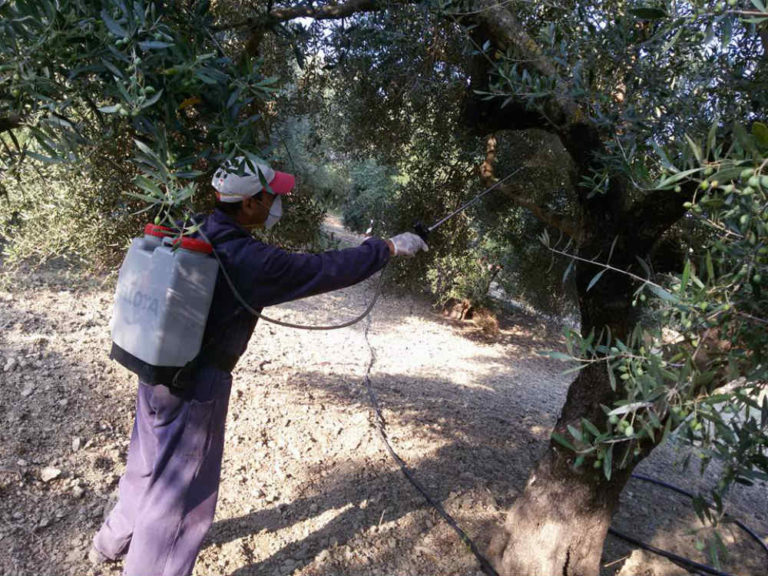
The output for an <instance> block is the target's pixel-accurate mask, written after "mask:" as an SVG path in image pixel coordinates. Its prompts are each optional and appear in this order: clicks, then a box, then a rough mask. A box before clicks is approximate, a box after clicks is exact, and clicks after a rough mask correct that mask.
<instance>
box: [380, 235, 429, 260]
mask: <svg viewBox="0 0 768 576" xmlns="http://www.w3.org/2000/svg"><path fill="white" fill-rule="evenodd" d="M389 240H390V242H392V244H393V245H394V247H395V256H409V257H413V256H416V253H417V252H418V251H419V250H424V252H426V251H427V250H429V247H428V246H427V243H426V242H424V240H422V239H421V236H419V235H417V234H414V233H413V232H403V233H402V234H398V235H397V236H392V238H390V239H389Z"/></svg>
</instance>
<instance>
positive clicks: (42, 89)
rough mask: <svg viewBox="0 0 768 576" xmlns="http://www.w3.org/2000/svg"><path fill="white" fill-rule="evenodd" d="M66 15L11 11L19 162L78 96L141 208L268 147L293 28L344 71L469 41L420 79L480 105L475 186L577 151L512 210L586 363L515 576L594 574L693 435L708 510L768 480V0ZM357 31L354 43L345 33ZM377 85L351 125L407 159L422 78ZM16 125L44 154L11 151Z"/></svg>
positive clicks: (516, 197)
mask: <svg viewBox="0 0 768 576" xmlns="http://www.w3.org/2000/svg"><path fill="white" fill-rule="evenodd" d="M97 4H98V6H97ZM232 5H235V3H233V4H232ZM58 6H59V9H58V10H56V9H55V8H54V4H53V3H52V2H46V1H45V0H44V1H42V2H34V3H33V2H23V1H17V2H5V3H4V4H3V5H2V10H3V16H5V18H4V20H3V21H2V23H1V24H0V26H3V35H2V37H3V39H4V40H3V43H2V46H3V51H4V56H3V62H2V65H3V66H6V67H7V69H8V70H11V71H12V72H13V71H15V72H16V74H15V75H13V74H12V75H11V76H10V77H11V80H10V81H6V83H5V84H3V88H2V89H3V90H4V92H3V98H2V106H3V109H2V111H0V117H1V118H2V120H1V121H0V129H2V130H4V131H5V132H7V133H8V138H3V143H4V145H7V149H6V150H5V152H6V156H5V157H4V158H5V161H6V162H7V164H6V166H5V167H4V168H5V169H6V170H12V169H13V166H15V165H18V161H19V160H21V159H22V157H23V156H29V155H30V154H36V155H38V156H46V157H47V158H57V157H61V155H62V154H64V155H66V154H75V153H76V151H77V150H81V149H82V146H83V145H85V143H82V142H79V141H78V138H79V133H78V124H77V122H76V121H73V115H72V114H68V113H67V112H68V111H69V110H72V109H74V108H73V107H74V106H77V110H78V112H77V114H78V116H76V118H78V119H79V118H81V117H82V118H86V119H87V120H84V121H90V122H100V120H99V118H100V117H101V118H102V120H105V118H104V117H106V122H107V123H106V126H109V122H122V123H123V124H122V125H123V126H126V127H128V126H129V127H130V130H132V131H134V132H135V133H136V135H137V140H138V142H137V143H136V146H137V150H136V157H137V160H138V167H139V169H140V170H142V172H143V173H142V174H140V175H139V177H138V178H137V180H136V183H137V185H138V186H139V187H140V188H141V189H142V190H143V191H142V192H139V194H141V195H142V197H143V198H144V199H145V200H147V201H148V202H149V203H150V205H151V206H153V207H154V208H155V209H157V210H158V213H159V214H160V215H161V218H163V217H164V216H163V215H165V214H168V213H170V211H169V210H168V209H166V208H165V207H166V206H170V205H175V204H178V203H180V202H184V201H185V199H186V198H187V197H188V195H189V194H190V190H191V188H189V187H188V186H187V185H186V184H185V181H184V178H186V177H191V178H195V177H197V175H198V172H199V171H201V170H200V167H201V166H202V165H203V164H204V162H207V160H208V159H209V158H213V157H214V156H215V155H218V157H226V155H228V154H235V153H241V152H242V153H244V154H250V153H252V151H251V145H250V143H251V142H256V141H257V140H258V134H257V132H256V129H255V127H256V126H257V125H258V123H257V122H255V121H254V120H255V116H256V115H258V114H259V113H260V108H259V106H260V102H261V101H262V100H263V98H264V95H265V94H266V93H267V92H268V90H269V87H270V84H269V82H268V81H267V80H266V79H264V78H263V77H262V76H261V75H260V74H259V71H258V68H257V66H256V65H255V63H256V62H258V59H255V57H256V56H262V57H264V58H266V61H267V62H269V58H268V56H269V54H268V52H269V51H268V50H267V49H268V48H270V47H271V46H272V45H271V44H270V42H272V41H274V39H275V38H279V39H280V42H282V43H283V44H282V45H283V47H285V46H288V45H290V46H291V47H292V48H293V49H294V52H296V53H301V48H302V47H304V46H312V45H313V43H314V45H318V44H319V43H321V42H326V41H327V42H328V44H327V46H328V47H329V50H332V49H336V50H337V53H338V56H339V58H338V59H337V61H336V62H333V63H331V66H329V67H328V69H327V71H328V73H332V72H333V70H334V66H336V67H337V68H343V65H341V66H340V65H339V60H341V59H342V57H344V58H347V59H353V58H355V57H357V56H359V57H360V58H361V60H360V61H361V62H363V63H366V62H367V64H368V65H369V68H370V70H371V71H372V72H373V71H377V72H378V71H380V70H382V69H390V68H393V67H397V66H398V65H399V63H400V62H402V61H403V58H407V57H408V56H407V55H408V53H409V52H408V51H407V50H404V48H407V46H408V41H409V38H410V41H412V42H414V43H419V42H422V41H423V40H424V38H439V37H440V35H441V34H447V35H448V36H447V37H449V38H452V39H455V38H457V37H460V38H462V39H463V40H462V42H461V43H459V44H455V43H454V44H451V49H444V50H440V49H437V48H439V46H440V43H439V42H435V44H434V46H435V48H436V49H435V51H434V55H433V58H432V60H431V61H430V60H427V61H426V62H427V63H428V65H427V66H425V68H424V76H425V77H429V78H431V79H434V80H435V81H436V82H439V83H444V84H448V83H450V84H451V85H452V86H455V87H456V88H457V89H455V90H453V91H446V92H445V94H449V93H450V94H452V95H451V96H446V98H450V101H451V105H454V104H458V105H460V109H461V110H462V121H463V125H464V128H463V130H464V135H465V136H466V140H463V142H465V143H467V145H468V146H475V144H472V142H476V140H473V139H477V138H482V140H483V143H484V144H483V149H482V150H481V154H480V158H479V159H478V164H479V167H478V168H479V169H478V172H477V173H478V175H479V177H480V178H481V179H482V180H484V181H485V182H487V183H491V182H494V181H497V180H498V179H500V178H501V177H503V176H504V175H505V173H506V171H507V168H506V167H505V166H508V165H509V158H505V150H507V149H509V147H508V146H506V145H505V143H508V142H509V141H510V140H514V139H516V138H518V137H520V136H519V135H520V134H521V131H532V130H537V131H540V132H542V133H545V134H547V135H549V137H550V139H551V140H553V141H556V143H557V144H559V146H560V147H561V149H562V151H563V153H564V154H565V155H566V156H567V158H568V162H564V163H563V164H564V165H566V166H567V171H566V172H567V176H568V182H567V185H566V186H562V187H559V188H558V189H557V194H550V195H547V196H545V197H541V196H537V195H536V194H535V193H534V192H533V191H532V190H531V189H530V188H527V187H526V186H525V185H524V182H523V181H522V180H523V178H518V181H509V182H505V183H504V185H503V186H502V187H501V193H502V201H500V202H499V203H498V204H497V205H496V206H495V208H496V210H497V211H498V212H503V211H505V210H512V209H513V207H519V208H522V209H524V210H525V211H526V212H527V213H529V215H530V218H534V219H535V220H536V221H538V224H537V227H536V228H532V229H535V230H537V231H540V230H542V227H543V229H545V230H547V233H546V234H543V235H542V239H543V243H542V247H541V248H542V250H546V251H548V252H549V253H551V254H552V255H553V257H557V258H562V260H560V261H561V262H562V266H563V269H564V272H565V276H566V277H567V278H570V279H571V281H573V282H574V284H575V292H576V305H577V307H578V310H579V313H580V318H581V326H580V330H579V331H578V332H575V333H574V334H572V335H571V337H570V339H569V347H570V348H569V354H567V355H566V354H561V355H560V356H558V357H562V358H566V359H570V360H576V362H577V363H578V364H577V368H578V369H579V370H578V373H577V375H576V377H575V379H574V381H573V383H572V384H571V385H570V387H569V390H568V394H567V398H566V402H565V404H564V406H563V408H562V411H561V413H560V415H559V418H558V420H557V423H556V425H555V430H554V433H553V435H552V441H551V442H550V444H549V446H548V449H547V451H546V453H545V454H544V456H543V457H542V459H541V460H540V461H539V462H538V463H537V464H536V466H535V468H534V470H533V471H532V472H531V475H530V480H529V482H528V483H527V485H526V487H525V490H524V491H523V493H522V494H521V495H520V497H519V498H518V499H517V500H516V502H515V503H514V505H513V507H512V509H511V510H510V512H509V517H508V520H507V523H506V525H505V527H504V529H503V530H501V531H500V534H499V536H498V537H497V538H495V539H494V542H493V545H492V550H491V552H492V554H493V557H494V561H495V564H496V566H497V569H498V570H499V572H500V573H503V574H508V575H515V576H527V575H531V576H533V575H535V576H540V575H542V574H547V575H549V574H578V575H595V574H597V573H598V570H599V560H600V554H601V551H602V547H603V541H604V539H605V535H606V533H607V529H608V526H609V524H610V521H611V517H612V515H613V513H614V512H615V510H616V507H617V505H618V501H619V495H620V493H621V491H622V489H623V487H624V485H625V484H626V482H627V480H628V479H629V477H630V474H631V472H632V470H633V469H634V467H635V466H636V465H637V464H638V463H639V462H640V461H642V459H643V458H645V457H646V456H647V455H648V454H649V453H650V452H651V451H652V450H653V448H654V447H655V446H657V445H658V444H659V443H660V442H661V441H663V439H665V438H666V437H667V436H668V435H669V434H670V433H671V432H672V431H674V430H676V429H678V428H680V427H681V426H682V427H683V433H684V435H685V436H687V437H688V438H689V439H690V440H692V441H694V442H698V443H700V444H701V445H702V446H704V447H705V449H706V454H707V456H708V457H710V456H711V457H714V456H720V457H722V458H724V459H725V460H726V461H727V462H728V463H729V464H728V465H727V466H726V467H725V468H724V470H725V475H724V477H723V481H722V483H721V486H720V488H719V490H718V492H717V493H716V494H715V495H714V496H715V504H716V506H715V508H714V509H712V510H706V509H704V508H701V513H702V514H705V513H706V514H709V515H710V516H712V517H716V516H717V514H718V510H717V502H718V498H720V497H721V495H722V493H723V492H724V491H725V490H727V487H728V486H729V485H730V483H732V482H733V481H745V482H749V481H751V480H752V479H754V478H755V477H760V475H761V474H765V472H766V459H765V446H766V441H765V435H766V425H768V409H766V406H768V403H767V402H768V401H766V395H765V388H764V384H760V382H762V381H764V380H765V377H766V375H765V360H764V355H765V348H766V347H765V344H766V343H765V334H766V330H765V327H766V322H767V320H766V319H767V318H768V313H766V308H768V303H767V302H766V289H767V287H766V274H768V273H767V272H766V271H765V267H766V221H765V214H766V203H765V194H766V182H765V180H764V178H765V176H766V160H765V158H766V146H765V132H766V129H765V125H764V124H763V123H761V122H760V120H764V117H763V116H764V114H765V112H766V108H767V106H766V104H767V103H768V102H767V99H768V89H767V88H768V86H766V82H767V81H768V80H767V79H768V74H766V63H767V61H766V46H765V44H766V42H768V34H767V33H766V28H765V26H766V24H765V21H766V10H765V6H764V5H763V4H762V3H761V2H760V1H759V0H753V1H752V2H751V3H747V2H746V0H745V1H743V2H742V1H741V0H739V1H738V2H731V3H729V4H724V3H723V2H714V1H707V0H696V1H687V2H668V3H667V2H659V3H657V4H655V5H654V6H653V7H649V6H647V5H645V4H643V3H640V2H634V1H621V0H584V1H572V2H566V3H565V4H563V3H557V4H554V3H550V2H546V1H545V2H537V3H529V2H519V3H518V2H501V3H499V2H495V1H493V0H471V1H463V2H452V1H438V2H434V3H430V4H428V5H427V4H420V5H417V6H415V5H410V4H409V3H406V2H381V1H378V0H348V2H341V3H332V4H314V3H309V4H307V3H302V4H290V3H282V4H277V5H275V4H273V3H268V4H262V3H259V2H254V3H251V2H238V3H236V6H237V8H238V10H236V11H230V12H222V13H221V17H220V18H219V20H217V21H212V20H211V18H212V16H211V13H210V10H209V9H208V6H207V4H206V3H205V2H194V3H191V6H192V10H186V11H180V10H172V9H171V7H175V8H179V7H182V6H183V7H187V3H181V2H144V3H142V2H138V1H137V2H130V3H123V2H118V1H117V0H115V1H113V2H107V1H106V0H105V2H104V3H103V6H104V8H105V9H104V11H103V12H102V11H101V9H100V7H101V6H102V3H90V2H76V1H70V2H59V3H58ZM126 6H128V7H126ZM222 6H225V3H222ZM373 13H382V14H390V15H393V17H394V19H393V20H391V23H392V24H391V25H398V26H400V25H402V26H404V29H412V27H413V23H414V22H423V23H424V26H425V28H424V30H422V31H421V33H418V34H413V35H410V36H409V35H403V34H398V33H397V30H393V29H392V28H391V26H390V27H386V28H385V33H384V34H378V32H380V31H381V29H382V28H381V24H382V22H384V24H387V22H390V21H387V20H378V19H377V18H376V17H375V16H373ZM301 17H309V18H313V19H315V20H339V21H340V22H342V24H341V25H340V26H337V27H335V28H334V29H333V30H332V33H331V34H330V35H327V34H325V32H319V33H317V34H315V35H314V36H312V35H310V36H309V37H307V36H305V35H304V32H305V31H302V30H303V27H302V26H301V25H298V26H297V25H291V24H290V23H291V22H293V21H294V20H296V19H297V18H301ZM419 18H421V20H419ZM348 22H353V23H354V25H355V26H358V28H359V32H360V34H354V35H351V34H347V33H348V32H349V30H348V28H346V25H347V24H348ZM404 22H405V23H404ZM438 22H439V24H438ZM398 23H399V24H398ZM406 23H407V26H406ZM408 26H410V28H408ZM300 27H301V28H302V29H301V30H300ZM59 35H62V37H66V42H63V43H62V44H57V43H56V42H57V41H58V39H59ZM345 35H346V36H347V38H346V39H345ZM33 37H37V38H43V39H47V41H45V42H33V41H32V40H31V39H32V38H33ZM6 38H9V39H10V41H6V40H5V39H6ZM24 38H26V40H24V41H23V42H22V41H21V40H19V39H24ZM346 40H349V43H348V46H347V44H346V43H345V42H346ZM353 41H354V42H353ZM331 42H336V44H335V48H333V46H334V45H331ZM355 42H360V43H361V44H356V43H355ZM360 46H363V48H364V49H360ZM371 46H375V48H374V49H371ZM455 46H459V47H460V48H461V50H460V53H458V54H457V52H456V50H455ZM339 47H340V49H339ZM388 48H392V52H387V50H388ZM233 49H235V50H237V53H238V57H236V58H235V57H234V52H231V53H230V55H229V56H227V54H228V52H227V51H228V50H229V51H232V50H233ZM38 51H39V52H38ZM413 52H416V50H414V51H413ZM281 53H284V51H283V52H281ZM73 54H76V55H77V57H76V58H75V57H74V56H73ZM366 58H373V59H371V60H366ZM16 61H18V62H19V63H20V64H18V65H15V64H14V62H16ZM75 61H77V62H80V63H81V64H80V65H79V66H74V65H73V64H74V62H75ZM14 66H16V68H14ZM28 70H34V73H33V74H31V75H25V74H27V73H28ZM435 71H437V72H438V73H434V72H435ZM6 77H7V76H6ZM377 78H386V75H380V74H374V73H371V74H370V77H369V79H370V84H371V85H366V83H365V81H363V80H361V90H360V91H358V93H363V95H365V94H367V97H370V98H371V99H373V100H376V99H378V100H377V101H378V102H380V103H381V109H380V110H379V109H377V112H380V114H379V115H377V119H380V120H381V122H380V123H377V124H376V129H375V130H368V131H366V130H364V128H365V122H366V116H365V115H361V116H360V124H359V125H358V129H357V134H358V135H359V137H360V139H361V141H362V142H366V137H365V135H366V134H368V133H371V134H373V139H376V138H378V139H381V138H382V137H385V136H386V137H387V138H388V141H390V140H391V141H392V142H400V144H398V147H397V149H399V150H402V151H404V152H406V153H407V152H408V145H409V142H411V139H410V137H408V138H406V137H405V135H403V134H402V131H401V130H400V127H401V126H402V125H403V124H402V123H401V122H399V121H398V118H399V117H398V115H397V114H396V112H397V110H398V108H399V106H400V104H399V103H406V104H408V105H410V104H411V103H412V102H413V101H414V100H413V99H407V98H406V99H402V98H401V99H400V100H398V99H397V98H396V97H395V96H397V94H399V92H398V88H399V87H400V86H402V83H403V82H404V83H405V84H406V85H408V86H411V85H413V83H414V80H413V79H410V80H411V82H410V83H408V80H409V79H408V78H405V79H398V78H396V77H393V75H392V74H390V75H389V78H388V79H387V83H386V84H384V85H376V84H375V80H376V79H377ZM459 87H460V88H461V89H458V88H459ZM150 88H151V89H153V90H154V92H152V90H151V89H150ZM14 91H15V92H14ZM6 94H10V96H6ZM158 94H159V95H158ZM89 100H90V102H89ZM425 101H427V102H429V99H427V100H425ZM261 112H264V111H261ZM435 117H436V118H438V119H439V115H436V116H435ZM367 123H368V126H370V125H371V122H370V117H368V118H367ZM22 125H23V126H24V129H25V130H27V131H28V133H29V134H30V135H31V136H30V139H31V140H29V141H30V142H34V146H33V145H32V144H30V145H29V146H28V147H26V148H25V143H24V142H19V143H18V145H17V144H16V142H13V137H14V136H15V135H16V134H18V132H19V130H20V129H21V128H22ZM742 126H746V127H748V129H747V128H742ZM212 127H214V128H212ZM421 128H422V127H421V126H417V125H412V127H411V129H412V130H414V131H416V130H420V129H421ZM399 130H400V132H398V131H399ZM398 137H399V141H398ZM371 141H374V140H368V142H371ZM461 141H462V140H460V139H457V140H456V141H455V142H456V143H458V142H461ZM442 145H443V143H442V142H439V141H437V142H434V147H435V148H436V149H439V148H440V147H441V146H442ZM393 150H394V147H393ZM476 153H477V152H476V150H474V149H473V150H471V151H470V154H473V155H474V154H476ZM434 158H441V156H440V154H435V155H434ZM426 172H427V171H425V173H426ZM456 189H457V190H458V189H461V187H460V185H457V188H456ZM435 194H436V195H439V194H440V192H439V191H435ZM403 208H404V210H413V211H414V212H418V211H419V209H422V208H424V202H420V203H416V204H414V203H410V204H404V205H403ZM418 215H419V214H416V216H418ZM402 216H403V218H404V217H405V215H404V214H403V215H402ZM478 216H479V215H478ZM501 221H502V222H504V221H507V222H510V220H501ZM517 223H518V222H515V225H517ZM558 238H559V240H558ZM438 241H439V239H438ZM691 250H693V251H691ZM665 328H666V330H665ZM756 411H757V412H756Z"/></svg>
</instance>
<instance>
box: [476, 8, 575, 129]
mask: <svg viewBox="0 0 768 576" xmlns="http://www.w3.org/2000/svg"><path fill="white" fill-rule="evenodd" d="M475 6H476V9H477V12H476V13H474V14H473V15H472V16H471V18H470V19H471V21H473V22H476V23H477V24H479V25H480V27H481V28H482V29H483V31H484V32H485V36H487V37H488V38H489V39H490V40H491V41H492V42H493V43H494V44H495V45H496V47H497V48H500V49H502V50H504V49H506V48H509V47H511V48H514V49H515V51H516V52H517V53H518V54H519V55H520V57H521V58H522V59H523V60H525V61H526V63H527V65H528V66H530V67H531V68H533V69H534V70H536V71H537V72H538V73H539V74H541V75H543V76H547V77H550V78H554V79H555V80H556V95H555V103H556V104H557V108H559V110H557V112H558V116H559V118H557V119H556V120H557V121H559V122H562V123H563V124H565V125H572V124H580V123H584V122H585V120H586V119H585V116H584V114H583V113H582V112H581V109H580V108H579V106H578V105H577V104H576V102H574V101H573V99H572V98H571V97H570V95H569V94H570V89H569V86H568V83H567V82H566V81H565V80H563V79H562V78H561V77H560V75H559V74H558V72H557V68H556V67H555V65H554V64H553V63H552V62H551V61H550V60H549V59H548V58H547V57H546V56H545V55H544V52H543V51H542V50H541V48H540V47H539V45H538V44H537V43H536V41H535V40H534V39H533V38H532V37H531V36H530V35H529V34H528V32H527V31H526V29H525V27H524V26H523V25H522V24H520V22H518V20H517V18H515V16H514V15H513V14H512V12H511V11H510V10H509V9H508V8H507V7H506V6H504V5H502V4H499V3H498V0H477V2H476V4H475Z"/></svg>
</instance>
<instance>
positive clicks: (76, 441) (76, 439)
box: [72, 436, 83, 452]
mask: <svg viewBox="0 0 768 576" xmlns="http://www.w3.org/2000/svg"><path fill="white" fill-rule="evenodd" d="M82 443H83V441H82V440H81V439H80V437H79V436H75V437H74V438H72V452H77V451H78V450H80V446H81V445H82Z"/></svg>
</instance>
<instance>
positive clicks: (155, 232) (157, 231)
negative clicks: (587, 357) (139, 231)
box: [144, 224, 173, 238]
mask: <svg viewBox="0 0 768 576" xmlns="http://www.w3.org/2000/svg"><path fill="white" fill-rule="evenodd" d="M144 234H145V235H148V236H157V237H158V238H164V237H166V236H171V235H172V234H173V230H171V229H170V228H168V227H166V226H158V225H157V224H147V225H146V226H144Z"/></svg>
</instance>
